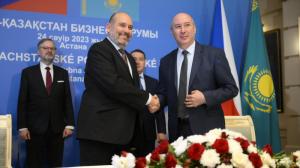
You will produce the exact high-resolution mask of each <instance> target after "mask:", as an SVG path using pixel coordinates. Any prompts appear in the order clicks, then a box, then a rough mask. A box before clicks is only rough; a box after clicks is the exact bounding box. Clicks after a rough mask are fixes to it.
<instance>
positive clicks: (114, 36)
mask: <svg viewBox="0 0 300 168" xmlns="http://www.w3.org/2000/svg"><path fill="white" fill-rule="evenodd" d="M122 35H125V36H127V39H128V40H127V41H125V43H120V42H119V40H118V39H119V38H121V37H120V36H122ZM109 37H110V39H111V40H112V41H113V42H114V43H115V44H117V45H118V46H119V47H120V48H125V47H126V46H127V44H128V42H129V39H130V35H129V34H128V33H109Z"/></svg>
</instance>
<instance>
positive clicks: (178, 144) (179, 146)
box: [171, 136, 187, 156]
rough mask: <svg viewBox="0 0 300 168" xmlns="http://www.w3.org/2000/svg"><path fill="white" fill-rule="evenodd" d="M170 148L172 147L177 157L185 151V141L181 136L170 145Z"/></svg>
mask: <svg viewBox="0 0 300 168" xmlns="http://www.w3.org/2000/svg"><path fill="white" fill-rule="evenodd" d="M171 146H173V147H174V149H175V154H176V156H179V155H181V154H182V153H183V152H184V151H185V150H186V149H187V140H186V139H183V137H182V136H181V137H179V138H178V139H177V140H176V141H175V142H173V143H171Z"/></svg>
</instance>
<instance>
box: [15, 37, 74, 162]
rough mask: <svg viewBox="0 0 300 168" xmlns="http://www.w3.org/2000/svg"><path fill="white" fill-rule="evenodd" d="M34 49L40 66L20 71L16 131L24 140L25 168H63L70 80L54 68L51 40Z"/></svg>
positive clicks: (69, 124)
mask: <svg viewBox="0 0 300 168" xmlns="http://www.w3.org/2000/svg"><path fill="white" fill-rule="evenodd" d="M37 47H38V53H39V56H40V63H39V64H37V65H34V66H31V67H28V68H25V69H24V70H23V71H22V76H21V85H20V92H19V101H18V130H19V134H20V137H21V138H22V139H24V140H26V148H27V160H26V165H27V167H44V166H46V167H48V166H49V167H57V166H62V159H63V150H64V138H66V137H68V136H70V135H71V134H72V132H73V131H72V130H73V129H74V114H73V106H72V98H71V92H70V86H69V77H68V72H67V71H66V70H64V69H62V68H60V67H58V66H55V65H53V60H54V57H55V51H56V48H55V44H54V41H53V40H52V39H49V38H45V39H42V40H40V41H39V43H38V45H37ZM45 160H46V162H45Z"/></svg>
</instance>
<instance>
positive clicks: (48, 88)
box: [45, 67, 52, 95]
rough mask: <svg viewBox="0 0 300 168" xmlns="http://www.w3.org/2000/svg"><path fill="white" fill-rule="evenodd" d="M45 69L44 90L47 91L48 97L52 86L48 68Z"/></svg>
mask: <svg viewBox="0 0 300 168" xmlns="http://www.w3.org/2000/svg"><path fill="white" fill-rule="evenodd" d="M45 69H46V70H47V72H46V89H47V92H48V95H50V93H51V86H52V78H51V73H50V68H49V67H46V68H45Z"/></svg>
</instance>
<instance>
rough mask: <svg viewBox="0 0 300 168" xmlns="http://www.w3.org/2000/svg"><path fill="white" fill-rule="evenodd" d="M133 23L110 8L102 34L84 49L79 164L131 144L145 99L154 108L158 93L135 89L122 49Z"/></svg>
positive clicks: (131, 65) (107, 160) (99, 161)
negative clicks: (87, 49)
mask: <svg viewBox="0 0 300 168" xmlns="http://www.w3.org/2000/svg"><path fill="white" fill-rule="evenodd" d="M132 29H133V25H132V19H131V17H130V16H129V15H128V14H127V13H124V12H117V13H114V14H113V15H112V16H111V18H110V19H109V23H108V24H107V26H106V31H107V33H108V35H107V38H105V39H104V40H103V41H101V42H98V43H95V44H93V45H92V46H91V48H90V49H89V51H88V57H87V62H86V67H85V78H84V82H85V91H84V93H83V95H82V101H81V107H80V111H79V115H78V133H77V138H78V139H79V143H80V165H107V164H111V158H112V156H113V155H114V154H120V152H121V151H122V150H129V149H131V146H136V144H132V142H139V138H140V137H142V134H143V132H142V129H141V127H142V118H141V115H140V113H143V109H144V107H145V105H147V106H148V109H149V111H150V112H155V111H157V110H158V109H159V100H158V98H157V96H153V95H151V94H150V93H148V92H146V91H143V90H140V89H139V87H140V86H139V76H138V72H137V70H136V64H135V61H134V59H133V58H132V56H131V55H130V54H129V53H128V52H126V51H125V47H126V46H127V44H128V42H129V40H130V39H131V37H132Z"/></svg>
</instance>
